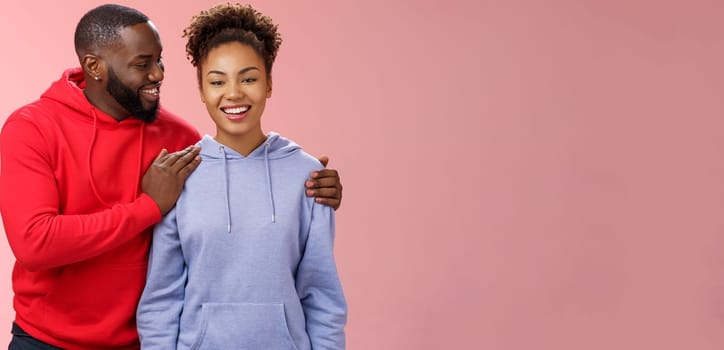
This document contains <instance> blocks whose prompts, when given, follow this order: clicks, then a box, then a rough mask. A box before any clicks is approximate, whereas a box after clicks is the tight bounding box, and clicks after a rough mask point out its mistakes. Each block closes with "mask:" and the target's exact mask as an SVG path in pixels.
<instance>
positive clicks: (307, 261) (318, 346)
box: [297, 201, 347, 350]
mask: <svg viewBox="0 0 724 350" xmlns="http://www.w3.org/2000/svg"><path fill="white" fill-rule="evenodd" d="M311 202H312V203H313V204H312V219H311V223H310V226H309V235H308V236H307V242H306V245H305V249H304V256H303V257H302V260H301V262H300V263H299V269H298V270H297V292H298V293H299V298H300V300H301V303H302V307H303V308H304V316H305V318H306V320H307V333H308V334H309V339H310V340H311V343H312V348H313V349H315V350H322V349H344V348H345V334H344V326H345V324H346V323H347V303H346V301H345V298H344V293H343V291H342V284H341V283H340V280H339V276H338V274H337V267H336V265H335V262H334V211H333V210H332V209H331V208H330V207H327V206H323V205H318V204H314V202H313V201H311Z"/></svg>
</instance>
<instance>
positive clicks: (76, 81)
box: [41, 67, 143, 128]
mask: <svg viewBox="0 0 724 350" xmlns="http://www.w3.org/2000/svg"><path fill="white" fill-rule="evenodd" d="M85 85H86V83H85V80H84V78H83V69H82V68H80V67H76V68H70V69H67V70H65V71H64V72H63V75H62V76H61V77H60V79H58V80H56V81H55V82H53V83H52V84H51V85H50V87H49V88H48V89H47V90H46V91H45V92H44V93H43V94H42V95H41V97H42V98H48V99H51V100H54V101H56V102H58V103H61V104H63V105H65V106H67V107H68V108H71V109H73V110H74V111H76V112H78V114H79V115H80V116H84V117H86V118H88V121H90V122H91V123H92V122H93V116H94V114H95V117H96V118H97V119H96V127H99V128H118V127H138V126H140V125H141V124H143V121H141V120H139V119H136V118H132V117H129V118H126V119H124V120H121V121H118V120H116V119H115V118H113V117H111V116H110V115H108V114H106V113H105V112H103V111H102V110H100V109H98V108H96V107H95V106H93V104H91V103H90V101H88V98H86V96H85V94H84V93H83V89H85Z"/></svg>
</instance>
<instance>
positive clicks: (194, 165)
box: [178, 156, 201, 181]
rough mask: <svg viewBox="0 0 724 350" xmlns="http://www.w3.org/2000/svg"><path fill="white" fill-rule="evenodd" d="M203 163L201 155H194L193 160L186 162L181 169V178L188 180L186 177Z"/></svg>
mask: <svg viewBox="0 0 724 350" xmlns="http://www.w3.org/2000/svg"><path fill="white" fill-rule="evenodd" d="M199 164H201V157H199V156H196V157H194V158H193V159H192V160H191V162H189V163H188V164H186V165H185V166H184V167H183V168H181V170H179V172H178V173H179V175H181V178H182V179H183V180H184V181H186V179H187V178H188V177H189V175H191V173H193V172H194V170H196V168H197V167H198V166H199Z"/></svg>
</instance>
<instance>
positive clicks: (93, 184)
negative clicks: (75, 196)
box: [88, 109, 111, 208]
mask: <svg viewBox="0 0 724 350" xmlns="http://www.w3.org/2000/svg"><path fill="white" fill-rule="evenodd" d="M91 113H93V134H92V136H91V141H90V147H88V180H89V182H90V185H91V189H92V190H93V194H95V195H96V198H97V199H98V200H99V201H100V202H101V203H102V204H103V205H105V206H106V207H108V208H110V207H111V205H110V204H108V203H107V202H106V201H104V200H103V197H101V195H100V193H98V188H96V182H95V181H93V168H92V167H91V158H92V156H93V146H94V145H95V143H96V134H97V133H98V127H97V122H98V116H97V115H96V111H95V109H91Z"/></svg>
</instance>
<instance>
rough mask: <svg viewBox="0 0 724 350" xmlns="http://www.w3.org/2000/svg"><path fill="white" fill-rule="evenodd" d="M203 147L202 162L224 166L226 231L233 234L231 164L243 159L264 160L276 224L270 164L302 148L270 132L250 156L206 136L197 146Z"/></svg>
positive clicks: (268, 190)
mask: <svg viewBox="0 0 724 350" xmlns="http://www.w3.org/2000/svg"><path fill="white" fill-rule="evenodd" d="M197 145H198V146H199V147H201V153H200V155H201V160H202V162H203V161H204V160H205V159H206V160H207V161H208V160H222V161H223V164H224V195H225V200H226V230H227V232H231V205H230V201H229V181H230V179H229V170H228V168H229V162H233V161H239V160H243V159H250V160H254V159H257V160H264V163H265V164H264V168H265V170H266V174H265V175H266V183H267V194H268V200H269V204H270V206H271V222H272V223H275V222H276V207H275V205H274V192H273V190H272V188H273V187H272V186H273V183H272V178H271V168H270V165H269V162H270V161H272V160H276V159H281V158H286V157H289V156H292V155H294V154H295V153H297V152H299V151H301V147H300V146H299V145H298V144H296V143H295V142H294V141H292V140H290V139H287V138H285V137H282V136H281V135H279V134H278V133H275V132H270V133H269V134H268V135H267V139H266V141H264V143H262V144H261V145H260V146H259V147H257V148H256V149H254V150H253V151H252V152H251V153H249V155H248V156H246V157H245V156H243V155H241V154H240V153H239V152H237V151H235V150H234V149H232V148H230V147H227V146H225V145H223V144H221V143H219V142H218V141H216V140H215V139H214V138H213V137H211V136H209V135H204V137H203V138H201V141H199V142H198V144H197Z"/></svg>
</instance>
